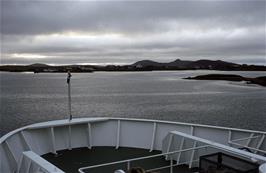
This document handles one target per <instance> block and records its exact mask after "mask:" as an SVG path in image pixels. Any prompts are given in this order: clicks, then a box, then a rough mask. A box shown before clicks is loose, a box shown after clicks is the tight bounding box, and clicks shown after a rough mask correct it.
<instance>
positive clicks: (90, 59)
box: [1, 0, 266, 64]
mask: <svg viewBox="0 0 266 173" xmlns="http://www.w3.org/2000/svg"><path fill="white" fill-rule="evenodd" d="M265 3H266V2H265V1H203V0H198V1H176V2H173V1H169V2H139V1H136V2H132V1H131V2H117V1H109V2H89V1H79V2H77V1H76V2H71V1H56V2H55V1H49V0H48V1H38V0H37V1H1V43H2V44H1V48H2V53H1V63H2V64H28V63H35V62H44V63H50V64H70V63H132V62H135V61H138V60H141V59H152V60H157V61H162V62H166V61H172V60H174V59H177V58H181V59H185V60H187V59H189V60H195V59H203V58H204V59H222V60H225V61H232V62H237V63H249V64H266V59H265V45H266V43H265V36H266V33H265V32H266V31H265V18H266V14H265V10H266V9H265V5H266V4H265Z"/></svg>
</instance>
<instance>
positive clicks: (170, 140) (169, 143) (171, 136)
mask: <svg viewBox="0 0 266 173" xmlns="http://www.w3.org/2000/svg"><path fill="white" fill-rule="evenodd" d="M172 140H173V134H170V136H169V142H168V146H167V150H166V153H169V151H170V148H171V144H172ZM168 157H169V155H168V154H167V155H166V157H165V159H166V160H168Z"/></svg>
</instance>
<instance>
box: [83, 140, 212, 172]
mask: <svg viewBox="0 0 266 173" xmlns="http://www.w3.org/2000/svg"><path fill="white" fill-rule="evenodd" d="M209 146H210V145H204V146H199V147H192V148H187V149H182V150H176V151H171V152H167V153H162V154H155V155H151V156H144V157H138V158H133V159H126V160H120V161H115V162H109V163H104V164H98V165H93V166H86V167H81V168H79V169H78V171H79V172H80V173H85V172H83V170H85V169H92V168H98V167H103V166H110V165H115V164H119V163H130V162H133V161H137V160H143V159H150V158H154V157H160V156H165V155H172V154H175V153H179V152H187V151H191V150H195V149H202V148H207V147H209Z"/></svg>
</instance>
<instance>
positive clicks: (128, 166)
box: [127, 160, 130, 170]
mask: <svg viewBox="0 0 266 173" xmlns="http://www.w3.org/2000/svg"><path fill="white" fill-rule="evenodd" d="M129 169H130V160H129V161H127V170H129Z"/></svg>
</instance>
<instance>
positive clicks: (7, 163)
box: [0, 118, 266, 173]
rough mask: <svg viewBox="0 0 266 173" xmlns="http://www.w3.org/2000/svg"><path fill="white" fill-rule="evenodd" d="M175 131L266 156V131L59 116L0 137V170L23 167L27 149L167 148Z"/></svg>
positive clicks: (137, 120)
mask: <svg viewBox="0 0 266 173" xmlns="http://www.w3.org/2000/svg"><path fill="white" fill-rule="evenodd" d="M171 131H178V132H182V133H186V134H190V135H193V136H196V137H200V138H203V139H207V140H210V141H214V142H217V143H219V144H223V145H227V146H233V147H237V148H238V147H241V146H246V147H249V148H251V150H252V148H254V150H253V152H254V153H256V154H257V155H259V156H263V157H264V156H265V155H264V154H265V151H266V137H265V135H266V132H261V131H252V130H243V129H234V128H224V127H217V126H207V125H198V124H188V123H178V122H168V121H156V120H142V119H126V118H80V119H73V120H72V121H71V122H69V121H68V120H59V121H50V122H45V123H38V124H33V125H29V126H26V127H22V128H20V129H17V130H15V131H13V132H10V133H8V134H6V135H5V136H3V137H2V138H0V156H1V163H0V170H1V171H0V172H4V173H9V172H16V171H17V172H18V170H21V169H22V168H21V167H22V163H21V160H22V153H23V152H24V151H33V152H34V153H36V154H37V155H43V154H46V153H49V152H53V153H56V152H57V151H58V150H63V149H72V148H79V147H89V148H90V147H93V146H114V147H115V148H119V147H135V148H143V149H149V150H163V140H164V139H165V138H166V136H167V135H168V134H169V132H171ZM237 139H242V140H237ZM238 145H239V146H238ZM263 151H264V152H263ZM264 158H265V157H264ZM265 160H266V158H265ZM261 163H263V161H262V162H261ZM263 173H264V172H263Z"/></svg>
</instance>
